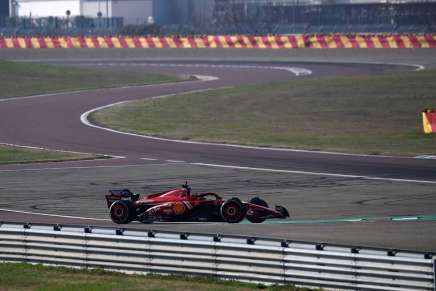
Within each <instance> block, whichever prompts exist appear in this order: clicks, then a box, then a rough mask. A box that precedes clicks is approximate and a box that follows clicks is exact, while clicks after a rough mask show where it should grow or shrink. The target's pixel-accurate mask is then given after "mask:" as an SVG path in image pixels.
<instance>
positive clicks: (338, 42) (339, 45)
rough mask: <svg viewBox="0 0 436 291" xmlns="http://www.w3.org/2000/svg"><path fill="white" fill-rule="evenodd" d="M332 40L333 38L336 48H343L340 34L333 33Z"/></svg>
mask: <svg viewBox="0 0 436 291" xmlns="http://www.w3.org/2000/svg"><path fill="white" fill-rule="evenodd" d="M333 40H334V42H335V43H336V47H337V48H344V44H343V43H342V40H341V36H340V35H337V34H335V35H334V36H333Z"/></svg>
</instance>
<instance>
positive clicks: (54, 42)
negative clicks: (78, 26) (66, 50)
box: [51, 37, 61, 48]
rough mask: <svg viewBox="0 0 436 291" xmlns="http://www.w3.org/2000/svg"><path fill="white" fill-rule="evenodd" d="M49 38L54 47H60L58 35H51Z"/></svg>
mask: <svg viewBox="0 0 436 291" xmlns="http://www.w3.org/2000/svg"><path fill="white" fill-rule="evenodd" d="M51 40H52V42H53V47H54V48H61V43H60V42H59V38H58V37H53V38H52V39H51Z"/></svg>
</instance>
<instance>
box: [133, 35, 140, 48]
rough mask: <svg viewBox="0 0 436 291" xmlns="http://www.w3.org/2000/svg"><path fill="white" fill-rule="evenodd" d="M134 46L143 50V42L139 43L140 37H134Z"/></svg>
mask: <svg viewBox="0 0 436 291" xmlns="http://www.w3.org/2000/svg"><path fill="white" fill-rule="evenodd" d="M132 41H133V44H134V45H135V48H142V45H141V42H140V41H139V37H137V36H134V37H132Z"/></svg>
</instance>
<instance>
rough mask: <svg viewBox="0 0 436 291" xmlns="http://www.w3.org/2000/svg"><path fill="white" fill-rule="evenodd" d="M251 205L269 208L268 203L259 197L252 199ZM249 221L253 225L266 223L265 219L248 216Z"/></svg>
mask: <svg viewBox="0 0 436 291" xmlns="http://www.w3.org/2000/svg"><path fill="white" fill-rule="evenodd" d="M250 203H251V204H254V205H259V206H263V207H266V208H268V203H266V201H265V200H263V199H261V198H259V197H254V198H252V199H251V200H250ZM247 220H248V221H250V222H251V223H262V222H264V221H265V218H261V217H256V216H251V215H247Z"/></svg>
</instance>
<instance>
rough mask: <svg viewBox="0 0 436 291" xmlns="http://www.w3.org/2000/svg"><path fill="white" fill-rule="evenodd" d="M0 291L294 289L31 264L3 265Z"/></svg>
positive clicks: (292, 289) (291, 288)
mask: <svg viewBox="0 0 436 291" xmlns="http://www.w3.org/2000/svg"><path fill="white" fill-rule="evenodd" d="M0 274H1V276H0V290H26V291H29V290H46V291H49V290H74V291H78V290H86V291H99V290H156V291H157V290H159V291H164V290H170V291H172V290H183V291H190V290H193V291H197V290H211V291H214V290H216V291H218V290H226V291H227V290H228V291H232V290H235V291H236V290H241V291H242V290H244V291H245V290H247V291H248V290H277V291H281V290H288V291H296V290H299V291H303V290H309V289H306V288H294V287H292V286H281V287H279V286H274V287H265V286H261V285H255V284H247V283H239V282H233V281H220V280H217V279H214V278H208V277H181V276H157V275H148V276H142V275H124V274H119V273H109V272H104V271H101V270H78V269H67V268H60V267H59V268H54V267H44V266H41V265H28V264H10V263H4V264H0Z"/></svg>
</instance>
